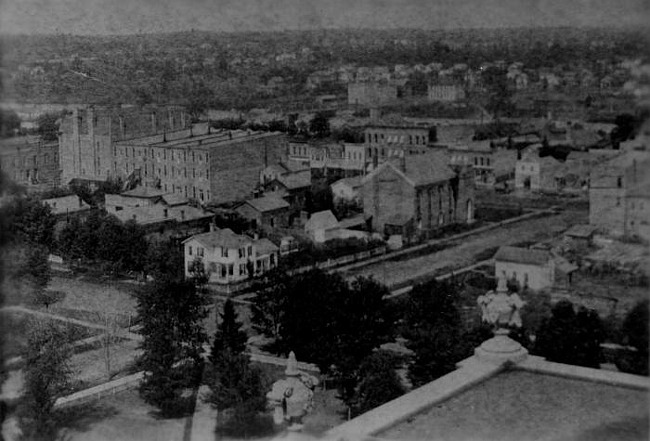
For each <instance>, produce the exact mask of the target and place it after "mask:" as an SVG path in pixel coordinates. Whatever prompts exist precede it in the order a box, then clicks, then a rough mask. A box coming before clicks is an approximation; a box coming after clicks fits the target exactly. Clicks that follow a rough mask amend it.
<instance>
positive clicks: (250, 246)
mask: <svg viewBox="0 0 650 441" xmlns="http://www.w3.org/2000/svg"><path fill="white" fill-rule="evenodd" d="M252 255H253V247H252V245H249V246H248V257H250V256H252Z"/></svg>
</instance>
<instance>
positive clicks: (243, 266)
mask: <svg viewBox="0 0 650 441" xmlns="http://www.w3.org/2000/svg"><path fill="white" fill-rule="evenodd" d="M239 275H240V276H245V275H246V264H245V263H240V264H239Z"/></svg>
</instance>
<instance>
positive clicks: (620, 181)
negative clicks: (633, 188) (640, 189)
mask: <svg viewBox="0 0 650 441" xmlns="http://www.w3.org/2000/svg"><path fill="white" fill-rule="evenodd" d="M616 186H617V187H618V188H621V187H622V186H623V178H622V177H620V176H619V177H618V178H616Z"/></svg>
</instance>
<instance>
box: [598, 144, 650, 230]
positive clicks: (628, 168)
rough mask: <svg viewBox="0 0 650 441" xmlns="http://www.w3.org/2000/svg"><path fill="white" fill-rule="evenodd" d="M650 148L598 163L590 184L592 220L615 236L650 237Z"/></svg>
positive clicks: (599, 227) (600, 228) (601, 228)
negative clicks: (649, 214) (648, 150)
mask: <svg viewBox="0 0 650 441" xmlns="http://www.w3.org/2000/svg"><path fill="white" fill-rule="evenodd" d="M648 170H650V152H646V151H630V152H625V153H623V154H621V155H619V156H617V157H615V158H612V159H610V160H609V161H606V162H604V163H602V164H600V165H599V166H598V167H596V168H595V169H594V171H593V173H592V176H591V183H590V187H589V223H590V224H591V225H593V226H595V227H597V228H598V230H599V231H600V232H602V233H608V234H612V235H614V236H629V235H638V236H640V237H642V238H645V239H646V240H650V231H649V230H650V225H649V223H650V221H649V219H650V218H649V217H648V200H649V199H650V173H648Z"/></svg>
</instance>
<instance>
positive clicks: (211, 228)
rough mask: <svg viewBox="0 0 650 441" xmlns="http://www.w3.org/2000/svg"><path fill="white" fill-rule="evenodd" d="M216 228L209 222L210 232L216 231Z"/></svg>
mask: <svg viewBox="0 0 650 441" xmlns="http://www.w3.org/2000/svg"><path fill="white" fill-rule="evenodd" d="M216 230H217V226H216V225H215V224H214V222H210V232H213V231H216Z"/></svg>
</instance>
